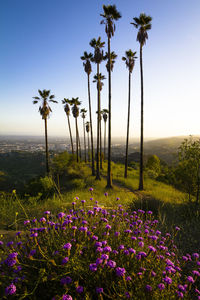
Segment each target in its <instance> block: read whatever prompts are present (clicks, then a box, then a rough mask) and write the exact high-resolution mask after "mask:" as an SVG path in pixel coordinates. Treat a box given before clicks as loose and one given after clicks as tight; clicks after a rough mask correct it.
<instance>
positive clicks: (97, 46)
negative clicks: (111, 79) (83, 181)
mask: <svg viewBox="0 0 200 300" xmlns="http://www.w3.org/2000/svg"><path fill="white" fill-rule="evenodd" d="M104 44H105V42H101V37H99V38H98V39H97V40H96V39H92V40H91V41H90V46H91V47H93V48H94V55H93V58H92V61H93V62H94V63H96V65H97V74H96V75H95V76H96V78H95V77H94V79H95V80H96V81H97V91H98V92H97V107H98V122H97V159H96V179H97V180H100V179H101V177H100V169H99V144H100V140H99V138H100V134H99V133H100V111H101V100H100V87H102V84H101V82H100V80H101V77H100V76H99V74H100V73H99V65H100V63H101V62H102V60H103V59H104V55H103V50H101V49H102V48H103V47H104Z"/></svg>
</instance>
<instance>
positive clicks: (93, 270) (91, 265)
mask: <svg viewBox="0 0 200 300" xmlns="http://www.w3.org/2000/svg"><path fill="white" fill-rule="evenodd" d="M89 268H90V271H92V272H96V271H97V265H96V264H90V266H89Z"/></svg>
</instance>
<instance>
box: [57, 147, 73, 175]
mask: <svg viewBox="0 0 200 300" xmlns="http://www.w3.org/2000/svg"><path fill="white" fill-rule="evenodd" d="M74 163H75V157H74V156H73V155H71V154H69V153H68V152H67V151H65V152H63V153H60V154H55V155H54V158H53V160H52V169H53V173H56V174H59V175H62V174H64V173H65V172H68V167H69V166H70V165H72V164H74Z"/></svg>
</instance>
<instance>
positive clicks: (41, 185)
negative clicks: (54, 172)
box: [26, 176, 55, 199]
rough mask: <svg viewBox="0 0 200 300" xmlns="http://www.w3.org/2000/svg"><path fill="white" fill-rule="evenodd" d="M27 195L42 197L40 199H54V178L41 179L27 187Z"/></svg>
mask: <svg viewBox="0 0 200 300" xmlns="http://www.w3.org/2000/svg"><path fill="white" fill-rule="evenodd" d="M26 193H27V194H29V195H30V196H33V197H36V196H38V195H39V196H40V199H45V198H48V197H52V196H53V194H54V193H55V184H54V181H53V179H52V177H48V176H45V177H39V178H36V179H34V180H32V181H31V182H30V183H29V184H28V185H27V186H26Z"/></svg>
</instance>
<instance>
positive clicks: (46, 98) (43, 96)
mask: <svg viewBox="0 0 200 300" xmlns="http://www.w3.org/2000/svg"><path fill="white" fill-rule="evenodd" d="M38 93H39V95H40V97H37V96H36V97H33V99H35V100H34V101H33V104H37V103H38V102H39V101H42V104H41V106H40V107H39V112H40V114H41V116H42V119H43V120H44V127H45V150H46V172H47V175H49V150H48V138H47V118H48V117H49V115H50V112H51V111H52V110H51V107H50V106H49V102H53V103H58V102H57V101H56V100H54V98H55V96H54V95H50V90H43V91H41V90H38Z"/></svg>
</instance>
